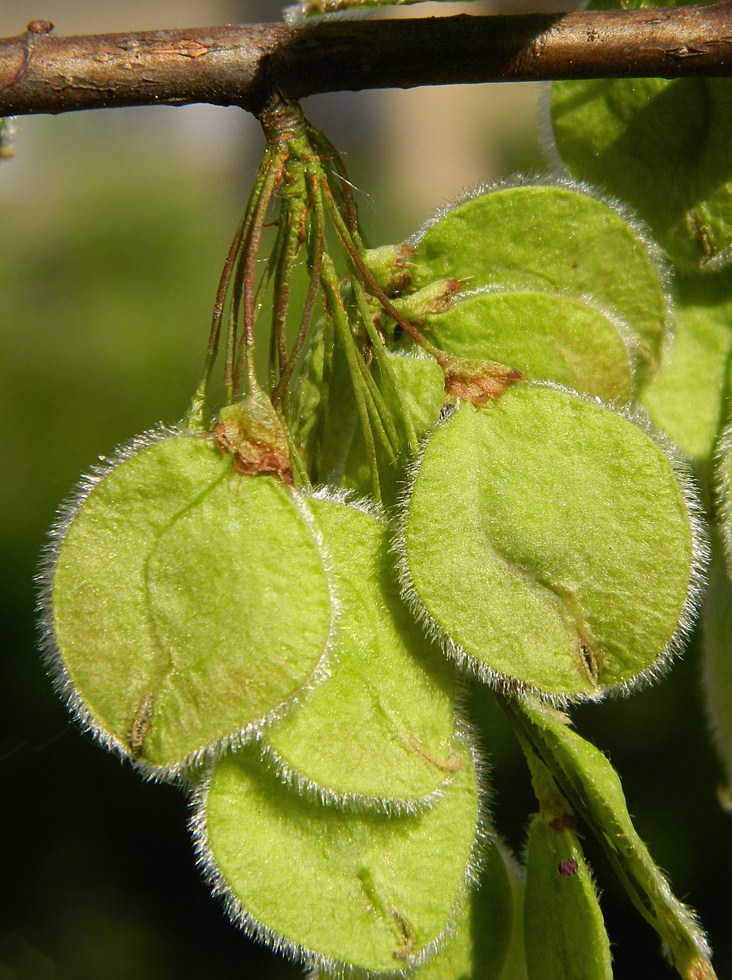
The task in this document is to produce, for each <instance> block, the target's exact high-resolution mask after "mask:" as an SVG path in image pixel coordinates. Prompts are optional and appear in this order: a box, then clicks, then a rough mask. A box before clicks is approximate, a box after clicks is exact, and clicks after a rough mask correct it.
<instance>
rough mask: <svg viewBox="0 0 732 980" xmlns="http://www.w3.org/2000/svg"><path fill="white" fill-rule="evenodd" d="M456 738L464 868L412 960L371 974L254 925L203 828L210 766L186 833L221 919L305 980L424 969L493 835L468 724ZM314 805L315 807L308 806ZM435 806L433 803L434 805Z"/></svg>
mask: <svg viewBox="0 0 732 980" xmlns="http://www.w3.org/2000/svg"><path fill="white" fill-rule="evenodd" d="M456 731H457V735H456V737H457V738H458V739H459V740H460V741H461V742H462V744H463V751H464V752H465V753H466V754H467V755H468V757H469V759H470V762H471V765H472V767H473V771H474V774H475V781H476V801H477V806H476V811H475V820H474V831H473V838H472V843H471V846H470V851H469V854H468V857H467V861H466V865H465V869H464V872H463V876H462V879H461V882H460V884H459V886H458V889H457V892H456V894H455V897H454V900H453V903H452V908H451V910H450V913H449V915H448V917H447V920H446V922H445V924H444V926H443V927H442V929H441V930H440V931H439V933H438V934H437V935H436V936H435V937H434V938H433V939H432V940H430V941H429V942H428V943H426V944H425V945H424V947H422V949H420V950H419V952H418V953H416V954H414V955H408V956H406V957H405V960H404V965H403V966H400V967H395V969H394V970H391V971H386V972H383V971H379V972H374V971H372V970H369V969H366V968H363V967H355V966H352V965H350V964H348V963H346V962H344V961H341V960H337V959H334V958H333V957H330V956H325V955H323V954H321V953H319V952H318V951H317V950H314V949H310V948H308V947H306V946H303V945H302V944H301V943H298V942H295V941H293V940H290V939H288V938H287V937H286V936H283V935H282V934H280V933H278V932H277V931H275V930H274V929H271V928H270V927H268V926H267V925H265V924H264V923H263V922H260V921H259V920H257V919H256V918H255V916H254V915H252V914H251V913H250V912H249V911H248V910H247V909H246V908H245V907H244V904H243V903H242V901H241V900H240V899H239V898H238V897H237V895H236V893H235V891H234V890H233V888H232V887H231V886H230V884H229V882H228V881H227V880H226V877H225V875H224V873H223V872H222V870H221V868H220V867H219V865H218V862H217V860H216V857H215V855H214V852H213V848H212V844H211V840H210V836H209V829H208V817H207V813H208V798H209V795H210V792H211V786H212V782H213V778H214V772H215V767H214V766H211V767H210V768H209V769H208V771H207V772H206V773H205V775H204V777H203V779H202V781H201V783H200V784H199V786H198V789H197V791H196V793H195V795H194V797H193V799H192V801H191V818H190V824H189V826H190V831H191V835H192V838H193V845H194V851H195V855H196V863H197V865H198V867H199V868H200V869H201V871H202V873H203V876H204V879H205V880H206V882H207V884H208V885H209V887H210V888H211V890H212V894H213V895H214V896H215V897H217V898H219V899H221V901H222V902H223V904H224V908H225V911H226V914H227V915H228V916H229V918H230V919H231V920H232V922H233V923H234V924H235V925H237V926H238V927H239V928H241V929H242V930H243V931H244V932H245V933H246V934H247V935H248V936H249V937H250V938H252V939H254V940H257V941H259V942H262V943H264V944H266V945H267V946H268V947H269V948H270V949H273V950H274V951H275V952H279V953H282V954H284V955H285V956H287V957H288V958H289V959H291V960H293V961H294V962H299V963H301V964H302V965H303V966H305V967H306V968H307V969H308V970H309V971H310V972H309V976H314V977H315V976H317V975H318V973H319V972H321V971H322V972H325V973H326V975H327V976H329V977H337V978H343V980H345V978H348V980H367V978H372V977H373V978H375V977H383V978H385V980H386V978H387V977H394V978H396V977H403V976H405V975H406V974H411V972H412V971H413V970H414V969H415V968H417V967H419V966H422V965H424V963H426V962H427V961H428V960H429V959H430V958H431V957H432V956H433V955H434V954H435V953H436V952H438V951H439V949H441V948H442V947H443V946H444V944H445V943H446V942H448V941H449V939H450V938H451V937H452V936H453V935H454V933H455V929H456V924H457V920H458V917H459V912H460V909H461V906H462V903H463V902H464V901H465V899H466V896H467V894H468V891H469V890H470V889H471V888H472V887H474V886H475V884H476V883H477V881H478V878H479V874H480V869H481V866H482V862H483V852H484V849H485V842H486V840H493V839H494V838H495V834H494V832H493V830H492V828H491V826H490V823H489V821H488V817H487V813H486V809H485V808H486V803H485V800H486V795H487V794H486V792H485V787H484V786H483V785H482V781H483V780H484V779H485V772H484V766H483V763H482V760H481V759H480V756H479V753H478V750H477V748H476V744H475V738H474V736H473V734H472V733H471V731H470V729H469V727H468V725H467V724H466V723H465V722H464V721H463V720H462V719H459V720H457V722H456ZM313 805H314V806H319V805H320V804H318V803H317V802H313ZM437 805H439V804H437ZM349 816H350V817H351V818H352V819H356V820H358V819H359V815H358V814H347V813H344V814H343V819H344V821H347V820H348V818H349ZM373 819H384V820H386V821H398V820H400V819H403V820H411V819H419V815H416V816H410V815H403V816H402V817H399V816H393V815H392V816H386V815H382V816H381V817H377V816H374V818H373ZM242 841H243V844H245V843H246V836H245V832H244V836H243V837H242ZM311 887H317V882H313V883H312V884H311Z"/></svg>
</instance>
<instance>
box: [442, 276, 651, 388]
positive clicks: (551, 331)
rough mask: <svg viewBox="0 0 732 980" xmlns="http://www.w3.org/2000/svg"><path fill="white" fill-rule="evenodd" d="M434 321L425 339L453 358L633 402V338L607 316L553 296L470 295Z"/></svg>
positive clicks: (570, 300)
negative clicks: (498, 366) (497, 365)
mask: <svg viewBox="0 0 732 980" xmlns="http://www.w3.org/2000/svg"><path fill="white" fill-rule="evenodd" d="M458 299H459V302H456V303H455V304H454V305H453V306H452V307H451V308H450V309H449V310H447V311H446V312H444V313H438V314H436V315H433V316H429V317H427V319H426V321H425V333H426V334H427V336H428V337H429V339H431V340H433V341H434V342H435V343H436V344H437V345H438V347H440V348H442V350H444V351H446V352H447V353H448V354H454V355H456V356H458V357H465V358H468V359H471V360H493V361H498V362H500V363H501V364H507V365H510V366H511V367H513V368H516V369H517V370H519V371H521V373H522V374H523V375H524V376H525V377H526V378H528V379H530V380H548V381H556V382H557V383H558V384H561V385H565V386H566V387H568V388H574V389H575V390H576V391H581V392H583V393H586V394H588V395H597V396H598V397H600V398H602V399H604V400H605V401H613V402H619V403H621V404H627V402H629V401H630V399H631V397H632V394H633V362H632V358H631V355H630V351H629V344H627V343H626V342H625V339H624V337H627V338H630V336H631V332H630V331H629V330H628V328H627V327H624V326H623V325H621V324H620V323H618V322H617V321H613V320H612V319H611V318H609V317H608V316H606V315H605V314H604V313H603V312H602V311H601V310H598V309H596V308H595V307H593V306H591V305H589V304H588V303H586V302H582V301H580V300H576V299H571V298H570V297H568V296H561V295H557V294H556V293H549V292H527V291H511V292H507V291H500V292H486V293H483V294H481V295H469V296H466V297H465V298H463V299H460V298H459V297H458Z"/></svg>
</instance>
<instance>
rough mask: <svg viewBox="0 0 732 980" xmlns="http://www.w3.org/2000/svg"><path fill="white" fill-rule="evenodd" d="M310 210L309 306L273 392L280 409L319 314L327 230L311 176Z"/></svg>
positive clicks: (306, 299) (309, 189) (315, 180)
mask: <svg viewBox="0 0 732 980" xmlns="http://www.w3.org/2000/svg"><path fill="white" fill-rule="evenodd" d="M308 192H309V193H308V207H307V210H306V215H307V219H308V221H309V222H311V224H312V226H313V233H312V234H311V235H310V236H309V250H308V267H309V269H310V282H309V284H308V293H307V296H306V298H305V306H304V307H303V314H302V319H301V320H300V328H299V330H298V333H297V337H296V338H295V342H294V344H293V346H292V350H291V351H290V356H289V357H288V359H287V363H286V364H285V366H284V368H283V370H282V373H281V375H280V379H279V381H278V382H277V386H276V387H275V389H274V391H273V392H272V404H273V405H277V403H278V402H279V400H280V399H281V398H284V399H285V401H286V398H285V394H286V392H287V386H288V384H289V383H290V378H291V377H292V372H293V371H294V369H295V366H296V364H297V362H298V361H299V360H300V355H301V354H302V352H303V348H304V347H305V341H306V340H307V336H308V333H309V332H310V325H311V323H312V320H313V313H314V311H315V300H316V298H317V295H318V286H319V285H320V273H321V269H322V265H323V249H324V247H325V227H324V224H323V220H322V217H323V215H322V211H318V210H317V209H315V208H313V207H312V204H313V199H314V195H315V194H316V193H317V192H318V186H317V177H316V176H315V175H314V174H312V173H309V174H308Z"/></svg>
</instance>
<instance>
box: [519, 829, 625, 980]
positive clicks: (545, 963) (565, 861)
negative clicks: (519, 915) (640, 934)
mask: <svg viewBox="0 0 732 980" xmlns="http://www.w3.org/2000/svg"><path fill="white" fill-rule="evenodd" d="M524 937H525V944H526V963H527V968H528V970H527V972H528V977H529V980H612V976H613V972H612V965H611V956H610V944H609V942H608V938H607V933H606V931H605V923H604V921H603V918H602V912H601V911H600V904H599V902H598V899H597V893H596V891H595V885H594V883H593V881H592V874H591V872H590V869H589V867H588V866H587V863H586V861H585V858H584V854H583V853H582V847H581V846H580V842H579V839H578V837H577V834H576V833H575V832H574V831H573V830H572V829H571V827H569V826H567V825H561V823H559V822H557V821H554V823H553V824H551V823H548V822H547V821H546V820H545V819H544V818H543V817H542V816H536V817H534V818H533V819H532V821H531V825H530V827H529V841H528V847H527V856H526V890H525V897H524Z"/></svg>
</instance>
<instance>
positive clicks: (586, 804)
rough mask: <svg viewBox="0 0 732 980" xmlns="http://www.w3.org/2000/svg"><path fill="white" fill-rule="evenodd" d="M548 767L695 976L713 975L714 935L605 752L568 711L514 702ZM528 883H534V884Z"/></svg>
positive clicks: (681, 967)
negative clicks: (653, 850) (686, 897)
mask: <svg viewBox="0 0 732 980" xmlns="http://www.w3.org/2000/svg"><path fill="white" fill-rule="evenodd" d="M509 711H511V712H512V713H513V715H514V717H516V718H517V720H518V723H519V725H520V726H521V727H522V731H523V734H524V735H525V736H527V737H528V738H529V740H530V742H531V743H532V746H533V748H534V750H535V751H536V752H537V755H538V756H539V757H540V758H541V760H542V762H543V764H544V765H545V766H546V767H547V768H548V769H549V770H550V772H551V773H552V775H553V777H554V778H555V779H556V781H557V783H558V785H559V786H560V788H561V790H562V792H563V793H565V794H566V795H567V797H568V799H569V800H570V802H571V804H572V806H573V807H574V808H575V810H576V811H577V813H578V814H579V815H580V816H581V817H582V819H583V820H584V821H585V822H586V823H587V824H588V825H589V827H590V829H591V830H592V832H593V834H594V835H595V837H596V838H597V840H598V841H599V843H600V844H601V845H602V847H603V848H604V849H605V851H606V853H607V855H608V857H609V858H610V860H611V862H612V864H613V866H614V868H615V871H616V873H617V875H618V877H619V878H620V880H621V882H622V884H623V886H624V887H625V889H626V891H627V892H628V894H629V896H630V898H631V899H632V901H633V903H634V905H635V906H636V908H637V909H638V910H639V911H640V913H641V914H642V915H643V916H644V918H645V919H646V920H647V921H648V922H649V923H650V924H651V925H652V926H653V928H654V929H655V930H656V932H657V933H658V935H659V937H660V939H661V941H662V943H663V944H664V947H665V950H666V953H667V955H668V957H669V959H670V961H671V962H672V964H673V965H674V966H675V967H676V969H677V970H678V971H679V973H680V974H681V976H682V977H685V978H687V980H713V978H715V977H716V974H715V972H714V969H713V968H712V965H711V962H710V952H709V947H708V944H707V940H706V936H705V935H704V933H703V931H702V929H701V928H700V926H699V924H698V922H697V920H696V917H695V915H694V913H693V912H692V910H691V909H689V908H687V907H686V906H685V905H683V904H682V903H681V902H679V901H678V899H677V898H676V897H675V896H674V895H673V893H672V891H671V888H670V886H669V883H668V881H667V880H666V878H665V877H664V875H663V874H662V873H661V871H660V870H659V869H658V867H657V866H656V865H655V864H654V862H653V859H652V858H651V855H650V854H649V852H648V848H647V847H646V846H645V844H644V843H643V841H642V840H641V839H640V838H639V836H638V834H637V833H636V830H635V827H634V826H633V822H632V820H631V818H630V815H629V813H628V808H627V805H626V802H625V796H624V794H623V788H622V786H621V783H620V779H619V777H618V775H617V773H616V772H615V770H614V769H613V767H612V766H611V765H610V763H609V762H608V760H607V759H606V758H605V756H604V755H603V754H602V752H600V750H599V749H597V748H596V747H595V746H594V745H592V744H590V743H589V742H587V741H585V740H584V739H583V738H581V736H580V735H578V734H577V733H576V732H575V731H573V730H572V729H571V728H570V727H569V725H568V724H567V721H568V719H567V717H566V715H561V714H560V713H559V712H557V711H552V710H551V709H550V708H547V707H546V706H543V705H540V704H539V703H537V702H534V701H530V700H529V699H522V700H521V701H520V702H514V703H513V705H512V706H511V705H509ZM527 887H528V883H527Z"/></svg>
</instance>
